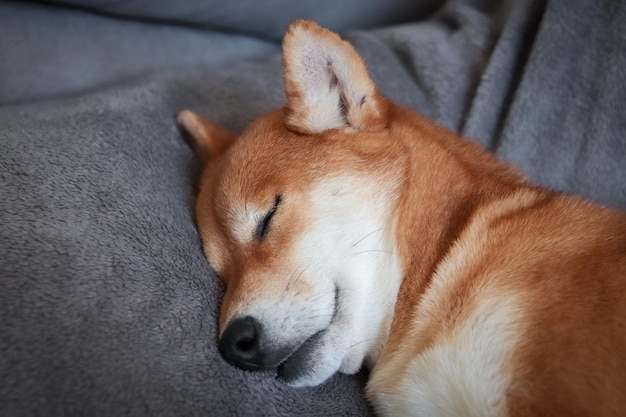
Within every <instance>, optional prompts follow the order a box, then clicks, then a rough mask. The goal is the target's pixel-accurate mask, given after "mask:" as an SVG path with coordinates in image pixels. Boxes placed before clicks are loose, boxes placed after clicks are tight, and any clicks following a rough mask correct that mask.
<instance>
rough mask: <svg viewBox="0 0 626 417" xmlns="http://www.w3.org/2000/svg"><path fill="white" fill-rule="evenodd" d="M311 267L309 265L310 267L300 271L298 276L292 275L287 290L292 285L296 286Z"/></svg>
mask: <svg viewBox="0 0 626 417" xmlns="http://www.w3.org/2000/svg"><path fill="white" fill-rule="evenodd" d="M309 266H311V265H308V266H306V267H304V268H302V270H301V271H300V273H299V274H298V275H297V276H296V274H295V273H294V274H292V275H291V278H289V282H287V289H289V288H290V287H291V286H292V285H294V284H295V283H297V282H298V280H299V279H300V278H301V277H302V274H304V272H305V271H306V270H307V269H309ZM296 271H297V270H296Z"/></svg>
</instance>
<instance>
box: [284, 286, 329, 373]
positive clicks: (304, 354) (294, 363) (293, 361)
mask: <svg viewBox="0 0 626 417" xmlns="http://www.w3.org/2000/svg"><path fill="white" fill-rule="evenodd" d="M338 314H339V287H337V286H335V305H334V309H333V315H332V318H331V320H330V323H329V324H328V326H327V327H326V328H325V329H322V330H320V331H318V332H316V333H314V334H313V335H311V336H310V337H309V338H308V339H306V340H305V341H304V342H303V343H302V344H301V345H300V346H298V347H297V348H296V349H295V350H294V351H293V352H292V353H291V354H290V355H288V356H287V357H286V358H285V359H284V360H283V361H282V362H281V363H280V364H279V365H278V367H277V369H276V376H277V378H278V379H280V380H282V381H283V382H285V383H290V382H293V381H296V380H298V379H299V378H301V377H302V376H303V375H305V374H307V373H308V370H309V369H311V368H312V367H314V366H315V365H316V364H315V363H314V362H315V359H314V356H315V354H314V353H315V351H316V350H317V349H318V348H319V346H320V345H321V344H322V343H323V339H324V335H325V334H326V332H327V331H328V329H329V328H330V327H331V326H332V325H333V323H335V321H336V320H337V317H338Z"/></svg>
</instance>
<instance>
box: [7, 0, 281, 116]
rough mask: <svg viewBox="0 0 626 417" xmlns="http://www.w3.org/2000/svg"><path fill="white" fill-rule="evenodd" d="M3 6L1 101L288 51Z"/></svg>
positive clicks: (180, 30)
mask: <svg viewBox="0 0 626 417" xmlns="http://www.w3.org/2000/svg"><path fill="white" fill-rule="evenodd" d="M57 9H58V8H55V7H52V6H44V5H38V6H37V7H33V6H32V5H31V6H28V5H27V6H25V5H23V4H20V3H13V2H6V3H0V28H2V29H0V30H1V31H2V36H0V53H1V55H0V57H1V59H0V104H6V103H11V102H19V101H25V100H34V99H42V98H47V97H51V96H60V95H70V94H77V93H81V92H85V91H86V90H90V89H94V88H97V87H101V86H105V85H107V84H110V83H114V82H117V81H119V80H120V79H129V78H132V77H137V76H145V75H146V74H149V73H153V72H155V71H159V70H164V69H170V68H183V67H188V66H192V65H202V64H211V65H218V64H220V63H226V62H231V61H233V60H240V59H245V58H252V57H258V56H263V55H268V54H271V53H278V52H279V51H280V47H279V45H277V44H276V43H270V42H268V41H263V40H261V39H257V38H251V37H247V36H241V35H235V34H230V35H227V34H224V33H219V32H212V33H207V32H206V31H200V30H197V29H193V28H188V27H179V26H166V25H155V24H149V23H142V22H132V23H131V22H128V21H125V20H122V19H114V18H107V17H103V16H98V15H94V14H91V13H85V12H81V11H79V10H72V9H68V10H65V11H64V12H63V13H59V12H58V10H57Z"/></svg>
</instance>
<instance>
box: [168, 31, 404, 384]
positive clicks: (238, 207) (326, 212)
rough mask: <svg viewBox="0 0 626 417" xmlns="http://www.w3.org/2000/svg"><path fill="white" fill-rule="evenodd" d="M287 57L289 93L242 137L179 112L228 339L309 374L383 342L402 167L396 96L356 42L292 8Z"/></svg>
mask: <svg viewBox="0 0 626 417" xmlns="http://www.w3.org/2000/svg"><path fill="white" fill-rule="evenodd" d="M283 66H284V79H285V89H286V95H287V105H286V106H285V107H284V108H282V109H279V110H276V111H274V112H271V113H269V114H267V115H265V116H263V117H261V118H259V119H258V120H256V121H255V122H253V123H252V125H251V126H250V127H249V128H248V129H246V130H245V131H244V132H243V133H242V134H241V136H239V137H238V138H235V137H234V136H233V135H232V134H230V133H229V132H228V131H226V130H224V129H222V128H219V127H217V126H215V125H213V124H211V123H210V122H208V121H206V120H204V119H202V118H200V117H199V116H197V115H196V114H194V113H191V112H189V111H183V112H181V114H180V115H179V119H178V120H179V123H180V125H181V126H182V127H183V128H184V129H185V130H186V131H187V132H188V133H189V135H190V136H191V138H192V142H193V146H194V149H195V151H196V153H197V154H198V155H199V156H200V157H201V158H202V159H203V161H205V168H204V172H203V175H202V179H201V184H200V194H199V197H198V205H197V211H196V217H197V225H198V229H199V232H200V235H201V238H202V242H203V246H204V251H205V253H206V256H207V258H208V260H209V262H210V264H211V265H212V266H213V268H214V269H215V270H216V272H217V274H218V275H219V276H220V278H221V279H222V280H223V281H224V282H225V284H226V293H225V296H224V299H223V301H222V306H221V312H220V319H219V326H220V340H219V350H220V352H221V354H222V356H223V357H224V358H225V359H226V360H228V361H229V362H231V363H234V364H235V365H237V366H239V367H241V368H243V369H247V370H276V371H277V373H278V376H279V378H281V379H283V380H285V381H286V382H287V383H290V384H292V385H296V386H303V385H315V384H319V383H321V382H323V381H324V380H326V379H327V378H328V377H330V376H331V375H333V374H334V373H335V372H337V371H341V372H345V373H353V372H356V371H357V370H358V369H359V367H360V366H361V364H362V363H363V361H364V360H367V359H368V358H375V357H376V356H377V354H378V353H379V352H378V350H379V349H380V347H381V345H382V343H383V341H384V338H385V337H386V332H387V330H386V329H387V328H388V325H389V320H391V316H392V310H393V303H394V300H395V296H396V293H397V290H398V285H399V278H398V276H399V265H398V257H397V255H396V248H395V242H394V237H393V230H394V224H395V222H396V219H395V218H394V215H393V213H394V204H395V202H396V201H397V195H396V194H397V190H398V186H399V184H398V180H397V179H398V178H400V177H401V175H398V172H400V171H401V170H402V169H404V168H403V167H402V166H401V164H398V161H399V160H402V158H403V155H402V154H401V152H400V151H398V150H397V149H396V148H394V147H393V146H390V140H391V139H390V137H389V133H388V128H387V127H388V126H387V125H388V123H389V117H388V113H389V112H390V109H391V107H390V104H389V103H388V102H387V100H386V99H385V98H384V97H383V96H382V95H381V94H380V93H379V92H378V91H377V89H376V87H375V85H374V83H373V82H372V80H371V79H370V77H369V76H368V74H367V70H366V68H365V65H364V63H363V61H362V59H361V58H360V57H359V55H358V54H357V53H356V51H355V50H354V49H353V48H352V46H351V45H350V44H348V43H347V42H345V41H343V40H341V39H340V38H339V36H337V35H336V34H334V33H332V32H330V31H328V30H326V29H323V28H320V27H319V26H317V25H316V24H315V23H313V22H309V21H297V22H295V23H294V24H292V25H291V26H290V27H289V29H288V30H287V32H286V34H285V38H284V41H283Z"/></svg>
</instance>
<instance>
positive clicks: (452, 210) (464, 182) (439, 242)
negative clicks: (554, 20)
mask: <svg viewBox="0 0 626 417" xmlns="http://www.w3.org/2000/svg"><path fill="white" fill-rule="evenodd" d="M393 117H398V118H401V119H402V120H403V121H407V123H406V124H404V125H403V124H397V125H398V126H399V127H398V128H397V131H394V132H391V134H392V135H393V136H394V137H396V138H398V142H397V143H398V145H399V146H402V147H403V148H404V152H403V154H404V155H406V158H405V159H404V164H405V165H406V166H405V170H404V175H405V178H404V181H403V186H402V190H401V191H400V193H399V195H400V197H399V200H398V204H397V209H396V213H395V217H396V222H395V223H396V225H395V228H396V229H395V235H396V245H397V250H398V253H399V254H400V262H401V269H402V282H401V284H400V290H399V292H398V298H397V300H396V305H395V309H394V317H393V320H392V322H391V323H392V324H391V327H392V328H393V329H394V330H393V331H394V334H396V335H402V334H404V332H405V331H407V330H408V325H409V324H410V323H411V322H412V320H413V317H414V313H415V311H417V308H418V305H419V303H420V301H421V296H422V295H423V293H424V292H425V290H426V289H427V288H428V286H429V284H430V280H431V277H432V275H433V273H434V272H435V270H436V268H437V266H438V264H439V263H440V262H441V260H442V259H443V258H444V257H445V255H446V253H447V252H448V250H449V249H450V247H451V245H452V244H453V243H454V242H455V240H456V239H457V238H458V237H459V235H460V233H461V232H462V231H463V230H464V229H465V227H466V225H467V224H468V222H469V220H470V218H471V217H472V214H473V213H474V212H475V211H476V210H477V209H478V208H479V207H480V206H481V205H483V204H485V202H487V201H490V200H492V199H494V198H499V197H502V196H505V195H508V194H510V193H511V192H513V191H514V190H515V189H517V188H520V187H527V186H528V183H526V181H525V179H524V177H523V176H522V175H521V174H519V173H518V172H517V171H516V170H515V169H514V168H512V167H511V166H509V165H507V164H505V163H503V162H501V161H499V160H498V159H497V158H496V157H495V155H493V154H491V153H489V152H487V151H485V150H484V149H482V148H481V147H479V146H478V145H477V144H475V143H472V142H469V141H467V140H464V139H462V138H459V137H457V136H456V135H454V134H452V133H451V132H449V131H447V130H446V129H444V128H442V127H439V126H437V125H435V124H434V123H433V122H431V121H429V120H427V119H425V118H421V117H420V116H417V115H414V114H412V113H409V112H407V111H406V110H404V109H401V108H397V109H396V110H395V114H394V116H393ZM416 127H417V129H416ZM416 130H417V131H418V132H419V133H415V132H416ZM400 339H402V337H396V338H394V340H400ZM394 340H389V341H388V345H387V346H385V351H388V352H389V351H393V350H394V349H395V347H394Z"/></svg>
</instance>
